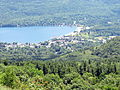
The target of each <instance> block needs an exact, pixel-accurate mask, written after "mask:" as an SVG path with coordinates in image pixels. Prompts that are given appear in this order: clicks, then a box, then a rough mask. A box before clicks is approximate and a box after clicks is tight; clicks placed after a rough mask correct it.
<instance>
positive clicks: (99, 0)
mask: <svg viewBox="0 0 120 90" xmlns="http://www.w3.org/2000/svg"><path fill="white" fill-rule="evenodd" d="M0 8H1V9H0V13H1V15H0V24H1V26H16V25H21V26H28V25H58V24H63V23H64V24H73V22H74V21H76V23H78V24H91V23H93V24H96V23H104V22H106V21H118V19H120V18H119V15H120V1H119V0H0Z"/></svg>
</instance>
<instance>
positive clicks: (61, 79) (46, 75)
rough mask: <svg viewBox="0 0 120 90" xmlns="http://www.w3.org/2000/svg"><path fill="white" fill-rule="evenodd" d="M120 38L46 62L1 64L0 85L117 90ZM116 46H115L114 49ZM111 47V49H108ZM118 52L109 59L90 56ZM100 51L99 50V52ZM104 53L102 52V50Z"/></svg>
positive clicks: (29, 89) (26, 89)
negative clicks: (98, 53)
mask: <svg viewBox="0 0 120 90" xmlns="http://www.w3.org/2000/svg"><path fill="white" fill-rule="evenodd" d="M119 41H120V37H117V38H114V39H112V40H110V41H108V42H107V43H106V44H104V45H102V46H100V47H99V48H96V47H95V48H92V49H89V50H84V51H77V52H72V53H69V54H66V55H63V56H61V57H59V58H55V59H51V60H49V61H32V60H31V61H29V60H27V61H22V60H21V61H11V60H9V58H8V59H7V60H0V63H1V64H0V84H1V87H2V88H3V89H4V88H5V89H6V87H5V86H7V87H9V88H11V89H18V90H23V89H24V90H38V89H42V90H119V89H120V54H119V53H118V54H116V56H115V57H114V55H113V54H114V53H115V52H118V51H119V50H120V47H119V43H116V42H119ZM114 44H115V46H114ZM111 45H112V46H111ZM109 46H110V47H111V49H114V48H115V50H117V51H114V52H113V54H111V57H112V58H111V57H103V58H102V57H101V56H100V55H99V56H96V55H97V54H96V55H93V54H92V53H93V52H94V53H97V52H98V50H99V52H100V53H101V54H102V53H104V52H108V53H107V54H108V55H109V53H110V52H112V51H111V49H110V50H109V51H108V50H107V49H108V48H109ZM100 49H101V50H100ZM102 49H104V50H102Z"/></svg>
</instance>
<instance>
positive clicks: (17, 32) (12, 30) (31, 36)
mask: <svg viewBox="0 0 120 90" xmlns="http://www.w3.org/2000/svg"><path fill="white" fill-rule="evenodd" d="M75 29H76V27H67V26H65V27H41V26H36V27H7V28H0V42H9V43H12V42H19V43H26V42H28V43H39V42H42V41H46V40H49V39H51V38H54V37H58V36H62V35H65V34H67V33H70V32H73V31H74V30H75Z"/></svg>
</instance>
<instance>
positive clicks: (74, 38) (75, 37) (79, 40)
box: [5, 26, 115, 50]
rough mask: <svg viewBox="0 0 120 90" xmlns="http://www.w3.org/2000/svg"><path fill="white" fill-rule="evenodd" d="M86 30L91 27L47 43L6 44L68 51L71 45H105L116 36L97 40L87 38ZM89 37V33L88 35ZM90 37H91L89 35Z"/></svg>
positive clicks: (77, 30) (78, 28)
mask: <svg viewBox="0 0 120 90" xmlns="http://www.w3.org/2000/svg"><path fill="white" fill-rule="evenodd" d="M86 29H91V27H85V26H79V27H77V29H76V30H75V31H74V32H71V33H69V34H67V35H64V36H61V37H56V38H53V39H51V40H48V41H45V42H40V43H25V44H23V43H9V44H5V47H6V48H16V47H21V48H23V47H30V48H40V47H42V46H44V47H47V48H50V47H52V46H60V47H64V48H67V49H70V50H72V47H71V45H73V44H74V45H75V44H79V45H82V44H84V43H86V42H93V43H96V42H102V43H105V42H106V40H107V39H111V38H114V37H115V36H110V37H108V38H106V37H105V38H104V37H97V38H94V39H93V38H90V37H85V36H84V35H82V34H86V32H82V31H83V30H86ZM87 35H88V33H87ZM88 36H89V35H88Z"/></svg>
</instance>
